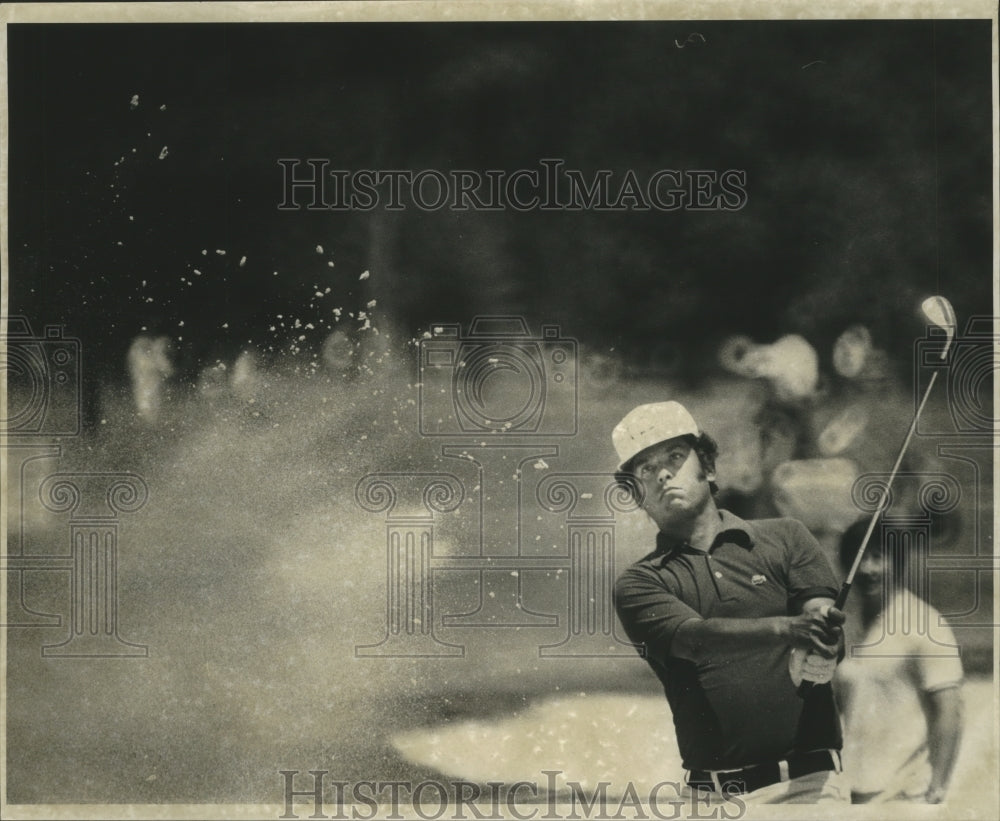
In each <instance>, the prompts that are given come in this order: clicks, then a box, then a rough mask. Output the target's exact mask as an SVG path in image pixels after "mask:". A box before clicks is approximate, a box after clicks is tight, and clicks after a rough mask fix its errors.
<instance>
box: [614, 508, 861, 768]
mask: <svg viewBox="0 0 1000 821" xmlns="http://www.w3.org/2000/svg"><path fill="white" fill-rule="evenodd" d="M720 515H721V517H722V531H721V532H720V533H719V535H718V537H717V538H716V540H715V542H714V543H713V544H712V546H711V548H710V550H709V551H708V553H703V552H701V551H699V550H695V549H694V548H693V547H691V546H690V545H686V544H675V543H673V544H672V543H670V542H669V540H668V539H667V538H666V537H665V536H664V534H662V533H660V534H658V535H657V547H656V550H655V551H653V552H652V553H650V554H649V555H648V556H646V557H644V558H643V559H640V560H639V561H638V562H636V563H635V564H633V565H632V566H631V567H629V568H628V569H627V570H625V572H624V573H622V575H621V576H620V577H619V578H618V581H617V582H616V584H615V606H616V608H617V611H618V617H619V619H620V620H621V622H622V625H623V626H624V628H625V631H626V633H627V634H628V636H629V638H631V640H632V641H633V642H635V643H636V644H638V645H643V646H644V647H645V653H646V660H647V661H648V662H649V664H650V666H651V667H652V668H653V670H654V671H655V673H656V675H657V676H658V677H659V679H660V681H661V682H662V684H663V688H664V691H665V692H666V695H667V700H668V701H669V702H670V709H671V711H672V712H673V717H674V727H675V729H676V732H677V743H678V746H679V747H680V753H681V757H682V759H683V762H684V766H685V768H686V769H689V770H691V769H705V770H725V769H736V768H739V767H744V766H747V765H750V764H759V763H764V762H768V761H776V760H781V759H783V758H786V757H787V756H788V755H789V754H790V753H792V752H796V751H797V752H806V751H808V750H815V749H825V748H830V749H840V747H841V743H842V741H841V735H840V722H839V719H838V716H837V712H836V706H835V704H834V701H833V696H832V691H831V688H830V687H829V685H825V686H822V687H813V688H812V691H811V692H810V694H809V696H808V697H807V699H806V700H805V701H803V699H801V698H800V697H799V696H798V695H797V693H796V687H795V685H794V684H793V683H792V680H791V677H790V676H789V674H788V652H789V650H788V647H786V646H782V645H780V644H777V643H775V644H773V645H770V646H768V645H766V644H761V643H756V644H753V645H748V646H745V647H730V648H727V649H726V650H725V651H720V650H713V649H712V648H711V647H706V648H705V649H704V650H703V651H702V652H701V654H700V657H699V658H697V659H696V660H694V661H690V660H686V659H679V658H676V657H674V656H672V655H671V652H670V648H671V643H672V642H673V638H674V634H675V633H676V632H677V628H678V627H680V625H681V624H683V623H684V622H685V621H687V620H688V619H692V618H702V619H710V618H763V617H766V616H785V615H794V614H797V613H799V612H801V609H802V605H803V604H804V603H805V602H806V601H807V600H808V599H811V598H816V597H824V596H825V597H829V598H831V599H833V598H836V595H837V582H836V578H835V577H834V575H833V571H832V570H831V568H830V565H829V563H828V562H827V560H826V558H825V557H824V556H823V554H822V553H821V551H820V547H819V544H818V543H817V542H816V540H815V539H814V538H813V536H812V534H810V533H809V531H808V530H806V528H805V526H804V525H803V524H802V523H801V522H798V521H796V520H794V519H761V520H756V521H753V522H746V521H743V520H742V519H740V518H739V517H737V516H734V515H733V514H731V513H729V512H728V511H725V510H723V511H720Z"/></svg>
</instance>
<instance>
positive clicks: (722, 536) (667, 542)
mask: <svg viewBox="0 0 1000 821" xmlns="http://www.w3.org/2000/svg"><path fill="white" fill-rule="evenodd" d="M719 518H720V519H721V520H722V526H721V527H720V529H719V534H718V535H717V536H716V537H715V541H714V542H713V543H712V546H711V547H710V548H709V550H712V549H714V548H715V547H716V546H718V545H719V544H721V543H722V542H723V541H729V542H732V543H733V544H736V545H739V546H740V547H743V548H745V549H747V550H750V549H751V548H752V547H753V546H754V534H753V525H752V524H750V522H747V521H744V520H743V519H741V518H740V517H739V516H736V515H735V514H733V513H730V512H729V511H728V510H720V511H719ZM675 550H688V551H694V548H693V547H691V546H690V545H688V544H687V543H686V542H678V541H677V540H676V539H671V538H670V537H669V536H667V535H666V534H665V533H662V532H658V533H657V534H656V552H657V553H658V554H667V555H669V554H671V553H673V552H674V551H675ZM695 552H700V551H695Z"/></svg>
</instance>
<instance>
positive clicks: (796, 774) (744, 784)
mask: <svg viewBox="0 0 1000 821" xmlns="http://www.w3.org/2000/svg"><path fill="white" fill-rule="evenodd" d="M842 769H843V768H842V766H841V761H840V752H839V751H838V750H813V751H812V752H808V753H796V754H795V755H790V756H789V757H788V758H786V759H785V760H784V761H769V762H768V763H766V764H752V765H751V766H749V767H743V768H742V769H739V770H691V771H690V772H689V773H688V777H687V783H688V786H690V787H700V788H701V789H703V790H711V791H712V792H719V793H725V794H728V795H738V794H741V793H748V792H753V791H754V790H759V789H760V788H761V787H767V786H769V785H771V784H777V783H778V782H780V781H790V780H791V779H793V778H801V777H802V776H804V775H809V774H811V773H818V772H823V771H825V770H834V771H836V772H838V773H839V772H840V771H841V770H842Z"/></svg>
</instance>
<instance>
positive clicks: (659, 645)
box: [614, 568, 701, 660]
mask: <svg viewBox="0 0 1000 821" xmlns="http://www.w3.org/2000/svg"><path fill="white" fill-rule="evenodd" d="M614 597H615V610H616V611H617V613H618V619H619V620H620V621H621V623H622V627H624V628H625V632H626V634H627V635H628V637H629V639H631V640H632V642H634V643H635V644H638V645H642V646H644V647H645V650H646V657H647V658H655V659H659V660H663V659H666V658H667V657H668V656H670V645H671V644H672V642H673V640H674V634H675V633H676V632H677V628H678V627H680V626H681V625H682V624H683V623H684V622H686V621H688V620H689V619H700V618H701V616H700V615H699V613H698V612H697V611H696V610H694V609H693V608H691V607H689V606H688V605H686V604H685V603H684V602H682V601H681V600H680V599H679V598H677V596H675V595H674V594H673V593H671V592H670V591H669V590H668V589H667V588H666V586H665V585H664V584H663V581H662V580H661V579H659V578H657V577H656V576H654V575H652V574H650V573H646V572H643V571H642V570H641V569H640V568H629V569H628V570H626V571H625V572H624V573H622V575H621V576H619V578H618V580H617V581H616V582H615V593H614Z"/></svg>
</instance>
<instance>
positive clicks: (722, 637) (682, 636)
mask: <svg viewBox="0 0 1000 821" xmlns="http://www.w3.org/2000/svg"><path fill="white" fill-rule="evenodd" d="M788 623H789V619H788V617H787V616H768V617H766V618H762V619H688V620H687V621H686V622H684V623H683V624H681V626H680V627H678V628H677V632H676V633H675V634H674V640H673V643H672V644H671V646H670V654H671V655H672V656H675V657H677V658H681V659H687V660H689V661H695V660H697V659H698V658H702V657H704V654H705V652H706V650H725V649H728V648H730V647H745V646H746V645H747V644H757V645H767V644H788V640H789V626H788Z"/></svg>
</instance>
